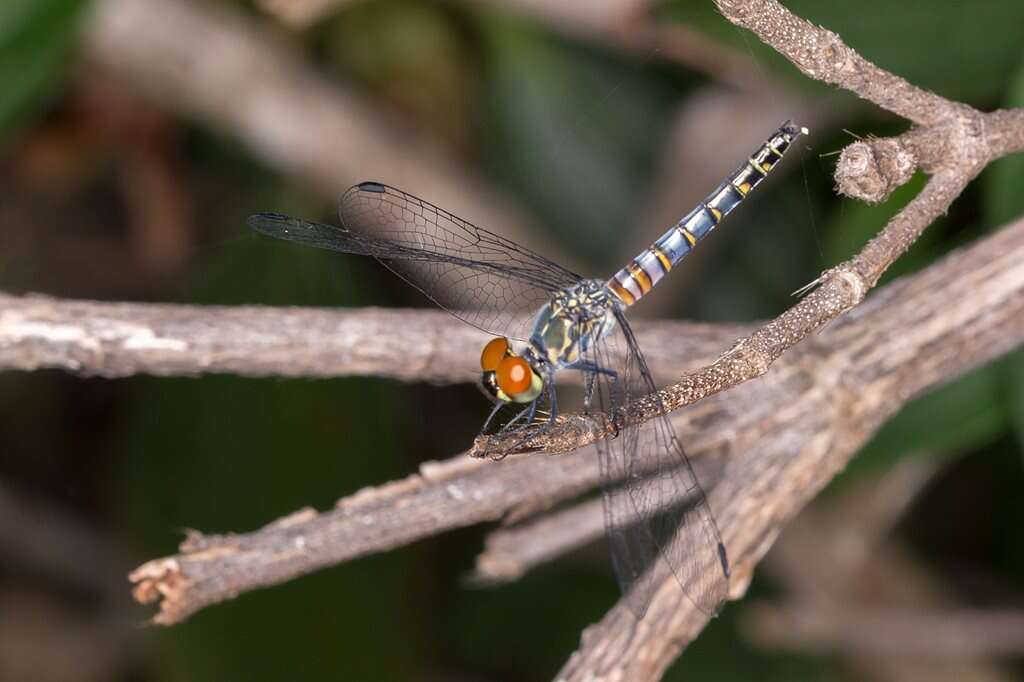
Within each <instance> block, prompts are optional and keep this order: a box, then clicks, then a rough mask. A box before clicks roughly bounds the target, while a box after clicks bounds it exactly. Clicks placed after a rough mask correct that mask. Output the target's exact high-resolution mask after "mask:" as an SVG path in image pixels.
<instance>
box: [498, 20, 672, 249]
mask: <svg viewBox="0 0 1024 682" xmlns="http://www.w3.org/2000/svg"><path fill="white" fill-rule="evenodd" d="M481 23H482V25H483V26H484V35H485V39H486V41H487V45H486V47H487V50H488V61H487V69H488V74H487V78H486V80H485V82H486V87H487V91H486V97H487V104H488V111H489V113H490V119H489V120H490V122H491V129H488V130H484V131H482V132H483V137H484V139H485V140H486V143H487V144H488V145H489V147H488V148H487V150H486V151H487V163H488V165H489V166H490V170H491V173H492V174H493V175H495V176H496V177H498V178H500V180H501V181H502V182H503V183H504V184H505V185H506V186H508V187H510V188H511V189H512V190H513V191H514V192H515V193H517V194H518V195H520V196H522V197H524V199H525V200H526V202H527V203H529V204H530V205H532V206H533V207H535V208H536V209H537V210H538V212H539V213H540V214H541V216H542V218H543V219H544V220H545V222H546V223H547V224H548V225H551V226H552V227H554V228H557V229H556V232H557V233H558V234H559V235H560V236H561V237H562V240H563V244H567V245H569V246H570V247H571V248H572V249H574V250H575V251H576V252H579V253H580V254H581V255H582V257H583V258H588V259H589V260H590V262H591V263H594V264H595V265H597V266H605V267H608V266H610V265H612V264H614V265H618V264H619V263H618V260H620V257H618V256H617V257H614V258H610V254H619V253H620V251H619V250H618V249H617V248H616V246H617V245H618V244H619V243H620V240H621V239H622V238H623V237H624V234H623V233H624V229H623V228H624V226H628V225H630V224H631V223H632V222H633V220H632V212H633V211H634V210H635V209H636V206H635V204H636V201H637V200H639V199H640V198H642V197H643V196H644V194H645V189H644V188H645V185H646V183H647V181H648V180H649V176H650V173H651V169H652V166H653V165H654V164H653V163H652V162H653V159H654V156H655V153H656V150H657V146H658V144H659V142H660V141H662V140H664V136H665V131H666V130H667V127H668V123H669V117H670V115H671V111H672V106H673V103H674V101H675V98H676V96H677V95H675V94H674V93H673V92H672V90H671V88H669V87H668V83H667V82H666V81H665V80H663V79H662V78H660V77H658V76H657V75H656V74H652V70H651V69H650V68H649V67H648V68H642V67H641V66H639V65H631V64H628V63H625V62H622V61H620V60H618V59H616V58H615V57H614V56H611V55H607V54H603V53H599V52H597V51H594V50H587V49H585V48H583V47H579V46H570V45H567V44H564V43H560V42H558V41H557V40H555V39H554V38H552V37H550V36H547V35H546V34H542V33H539V32H537V31H536V30H534V29H532V28H530V27H527V26H526V25H524V24H522V23H519V22H517V21H514V20H511V19H504V18H497V17H493V16H488V17H487V18H485V19H484V20H482V22H481Z"/></svg>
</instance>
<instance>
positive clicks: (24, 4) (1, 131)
mask: <svg viewBox="0 0 1024 682" xmlns="http://www.w3.org/2000/svg"><path fill="white" fill-rule="evenodd" d="M86 5H87V3H85V2H82V1H81V0H5V1H4V2H2V3H0V83H3V87H2V88H0V139H2V138H3V137H6V136H7V135H8V134H9V132H10V129H11V127H12V125H13V124H14V123H15V122H16V121H17V120H18V119H19V118H21V117H24V116H25V115H26V114H28V112H30V111H31V110H32V109H34V108H36V107H39V106H40V105H41V104H42V103H43V102H45V100H46V98H47V96H48V95H49V94H50V93H51V91H52V90H53V87H54V85H55V84H56V82H57V80H58V78H59V77H60V76H61V75H62V73H63V70H64V67H66V66H67V65H68V61H67V59H66V58H67V55H68V52H69V50H70V48H71V43H72V39H73V38H74V29H75V26H76V24H77V20H78V18H79V16H80V15H81V13H82V11H83V9H84V8H85V7H86Z"/></svg>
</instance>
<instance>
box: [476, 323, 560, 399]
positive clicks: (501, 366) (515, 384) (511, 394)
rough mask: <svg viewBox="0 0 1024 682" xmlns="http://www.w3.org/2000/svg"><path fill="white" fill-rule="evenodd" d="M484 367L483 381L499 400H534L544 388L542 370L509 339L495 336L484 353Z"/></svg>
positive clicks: (488, 390) (481, 364) (481, 363)
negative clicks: (513, 348) (536, 367)
mask: <svg viewBox="0 0 1024 682" xmlns="http://www.w3.org/2000/svg"><path fill="white" fill-rule="evenodd" d="M480 368H481V369H482V370H483V371H484V374H483V384H484V388H485V389H487V392H488V393H490V394H491V395H492V396H494V398H495V399H497V400H502V401H504V402H507V403H532V402H533V401H534V400H536V399H537V396H539V395H540V394H541V391H542V390H543V389H544V379H543V378H541V375H540V373H539V372H538V371H537V370H536V369H534V368H533V366H532V365H531V364H530V363H529V362H527V360H526V358H524V357H523V356H521V355H517V354H516V353H515V352H514V351H513V350H512V346H511V345H510V344H509V342H508V339H506V338H505V337H503V336H499V337H498V338H496V339H491V340H490V341H488V342H487V345H486V346H484V351H483V353H481V354H480Z"/></svg>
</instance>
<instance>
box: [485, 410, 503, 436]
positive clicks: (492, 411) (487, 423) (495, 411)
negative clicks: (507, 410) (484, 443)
mask: <svg viewBox="0 0 1024 682" xmlns="http://www.w3.org/2000/svg"><path fill="white" fill-rule="evenodd" d="M504 406H505V405H504V403H495V404H494V409H493V410H491V413H490V414H489V415H487V421H485V422H484V426H483V428H482V429H480V433H487V429H488V427H489V426H490V425H491V421H493V420H494V416H495V415H496V414H498V412H499V411H500V410H501V408H502V407H504Z"/></svg>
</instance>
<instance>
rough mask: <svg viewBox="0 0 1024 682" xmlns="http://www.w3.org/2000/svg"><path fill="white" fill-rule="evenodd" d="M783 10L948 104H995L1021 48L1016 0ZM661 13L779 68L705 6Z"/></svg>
mask: <svg viewBox="0 0 1024 682" xmlns="http://www.w3.org/2000/svg"><path fill="white" fill-rule="evenodd" d="M785 4H786V7H788V8H789V9H790V10H792V11H793V12H794V13H795V14H796V15H798V16H800V17H803V18H804V19H807V20H808V21H810V22H812V23H814V24H818V25H821V26H824V27H825V28H827V29H830V30H832V31H835V32H837V33H838V34H839V36H840V37H841V38H842V39H843V41H844V42H845V43H846V44H847V45H849V46H850V47H852V48H853V49H855V50H857V51H858V52H859V53H860V54H861V55H862V56H863V57H865V58H866V59H868V60H870V61H872V62H874V63H875V64H877V65H879V66H881V67H882V68H884V69H887V70H888V71H891V72H893V73H895V74H897V75H899V76H902V77H903V78H905V79H907V80H908V81H910V82H911V83H913V84H914V85H917V86H919V87H923V88H927V89H929V90H934V91H936V92H938V93H939V94H941V95H943V96H944V97H949V98H951V99H957V100H970V101H974V102H984V101H986V100H987V101H989V102H991V101H993V100H998V99H1000V98H1001V97H1002V93H1003V92H1004V89H1005V87H1006V79H1007V75H1008V74H1009V73H1011V72H1012V71H1013V69H1014V68H1015V65H1016V63H1017V60H1019V59H1020V54H1021V45H1022V44H1024V5H1022V4H1021V2H1020V0H985V1H984V2H979V3H976V4H974V5H972V4H969V3H964V2H963V1H962V0H904V1H903V2H891V1H890V0H862V1H861V2H821V1H820V0H790V1H789V2H786V3H785ZM973 8H976V9H973ZM665 10H666V14H667V16H668V17H669V19H670V20H672V21H683V22H687V23H689V24H691V25H694V26H697V27H699V28H701V29H702V30H704V31H705V32H708V33H710V34H712V35H714V36H716V37H718V38H719V39H721V40H723V41H726V42H728V43H730V44H733V45H735V46H736V47H737V48H739V49H742V50H745V51H749V52H751V53H753V54H754V55H755V56H756V58H757V59H758V61H760V62H762V63H767V64H772V65H773V66H775V67H779V66H781V65H783V64H784V60H783V58H782V57H780V56H778V55H777V54H776V53H774V51H772V50H770V49H768V48H766V47H765V46H764V45H762V44H761V43H760V41H758V40H757V38H755V37H753V35H752V34H750V33H749V32H748V31H745V30H743V29H739V28H736V27H734V26H733V25H732V24H730V23H729V22H728V21H727V20H725V19H723V18H722V16H721V15H720V14H718V13H717V12H716V11H715V9H714V6H713V5H712V3H710V2H700V3H697V2H692V1H690V0H673V1H672V2H668V3H666V5H665ZM783 68H784V69H785V70H786V71H787V72H790V73H791V74H792V75H793V76H794V78H800V79H801V82H802V83H803V84H804V85H805V86H811V85H812V84H811V82H810V81H809V79H807V78H806V77H804V76H799V75H798V74H797V72H796V70H795V68H794V67H792V66H791V65H788V66H784V67H783ZM814 87H819V88H821V87H823V86H821V85H817V86H814Z"/></svg>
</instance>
